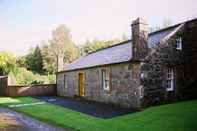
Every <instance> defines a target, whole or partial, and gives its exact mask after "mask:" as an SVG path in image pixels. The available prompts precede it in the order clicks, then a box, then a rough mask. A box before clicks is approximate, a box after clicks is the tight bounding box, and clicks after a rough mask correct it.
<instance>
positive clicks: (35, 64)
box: [25, 46, 43, 74]
mask: <svg viewBox="0 0 197 131" xmlns="http://www.w3.org/2000/svg"><path fill="white" fill-rule="evenodd" d="M25 63H26V65H27V69H29V70H32V71H33V72H37V73H40V74H41V73H43V61H42V54H41V50H40V48H39V46H37V47H36V48H35V49H34V51H33V52H30V53H29V54H28V55H27V56H26V58H25Z"/></svg>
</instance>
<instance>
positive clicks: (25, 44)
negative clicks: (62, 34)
mask: <svg viewBox="0 0 197 131" xmlns="http://www.w3.org/2000/svg"><path fill="white" fill-rule="evenodd" d="M196 5H197V0H147V1H145V0H72V1H68V0H0V50H9V51H12V52H13V53H15V54H20V55H21V54H25V53H27V51H28V49H29V48H30V47H35V46H36V45H37V44H40V43H41V41H42V40H47V39H50V38H51V32H52V30H53V29H55V28H56V27H57V26H58V25H59V24H65V25H66V26H67V27H68V28H69V29H70V30H71V34H72V37H73V40H74V41H75V43H76V44H83V43H84V41H86V39H90V40H91V39H94V38H97V39H113V38H120V37H122V35H123V33H124V34H126V35H127V36H130V30H131V29H130V24H131V22H132V20H134V19H135V18H137V17H143V18H145V19H146V20H147V21H148V23H149V25H150V26H152V25H161V24H162V22H163V20H164V19H166V18H168V19H171V20H172V22H173V23H178V22H181V21H184V20H186V19H188V18H191V17H197V8H196Z"/></svg>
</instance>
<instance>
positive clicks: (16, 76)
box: [8, 67, 55, 85]
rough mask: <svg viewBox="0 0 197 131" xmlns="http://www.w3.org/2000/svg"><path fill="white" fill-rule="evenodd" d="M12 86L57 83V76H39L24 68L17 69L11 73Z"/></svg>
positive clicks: (10, 81)
mask: <svg viewBox="0 0 197 131" xmlns="http://www.w3.org/2000/svg"><path fill="white" fill-rule="evenodd" d="M8 76H9V84H10V85H35V84H49V83H50V84H52V83H55V75H39V74H34V73H33V72H31V71H28V70H27V69H26V68H23V67H16V68H15V69H14V70H13V71H12V72H10V73H9V75H8Z"/></svg>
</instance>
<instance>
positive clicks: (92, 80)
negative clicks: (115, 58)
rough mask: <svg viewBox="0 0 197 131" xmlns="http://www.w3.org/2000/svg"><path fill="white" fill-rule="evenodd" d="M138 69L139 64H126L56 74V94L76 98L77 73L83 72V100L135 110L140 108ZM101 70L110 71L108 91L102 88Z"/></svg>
mask: <svg viewBox="0 0 197 131" xmlns="http://www.w3.org/2000/svg"><path fill="white" fill-rule="evenodd" d="M139 67H140V64H139V63H133V64H132V63H131V62H130V63H129V62H128V63H120V64H114V65H107V66H102V67H94V68H89V69H84V70H77V71H70V72H62V73H58V74H57V94H58V95H60V96H68V97H74V96H78V94H79V89H78V73H80V72H84V73H85V87H84V89H85V96H84V98H85V99H88V100H93V101H99V102H104V103H112V104H116V105H120V106H125V107H136V108H137V107H139V106H140V103H139V102H140V100H139V99H140V97H139V89H138V87H139V86H140V83H139V82H140V81H139V69H140V68H139ZM102 68H108V69H109V70H110V81H111V83H110V85H111V87H110V91H105V90H104V89H103V88H102V72H101V69H102ZM64 79H65V81H64ZM64 83H66V84H64Z"/></svg>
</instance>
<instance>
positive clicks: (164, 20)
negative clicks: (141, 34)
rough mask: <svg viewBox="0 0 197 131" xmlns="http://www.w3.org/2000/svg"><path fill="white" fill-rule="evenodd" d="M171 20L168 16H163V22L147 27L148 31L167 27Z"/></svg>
mask: <svg viewBox="0 0 197 131" xmlns="http://www.w3.org/2000/svg"><path fill="white" fill-rule="evenodd" d="M172 23H173V22H172V20H171V19H169V18H164V19H163V23H162V24H161V25H156V26H152V27H150V28H149V32H154V31H157V30H160V29H162V28H166V27H169V26H171V25H172Z"/></svg>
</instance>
